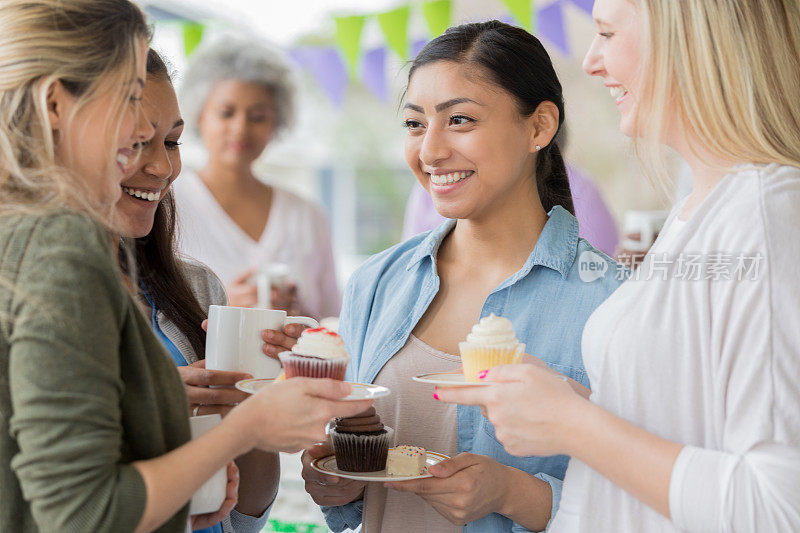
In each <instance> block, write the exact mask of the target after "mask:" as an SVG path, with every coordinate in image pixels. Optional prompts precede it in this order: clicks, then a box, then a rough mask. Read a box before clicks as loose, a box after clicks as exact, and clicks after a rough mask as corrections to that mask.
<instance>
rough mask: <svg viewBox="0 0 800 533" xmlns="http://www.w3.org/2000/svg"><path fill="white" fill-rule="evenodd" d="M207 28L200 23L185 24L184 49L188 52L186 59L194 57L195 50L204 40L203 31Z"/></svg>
mask: <svg viewBox="0 0 800 533" xmlns="http://www.w3.org/2000/svg"><path fill="white" fill-rule="evenodd" d="M204 29H205V26H204V25H202V24H200V23H199V22H184V23H183V49H184V51H185V52H186V57H189V56H190V55H192V52H194V49H195V48H197V45H199V44H200V41H202V40H203V30H204Z"/></svg>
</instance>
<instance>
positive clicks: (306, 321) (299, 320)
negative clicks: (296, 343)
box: [283, 316, 319, 328]
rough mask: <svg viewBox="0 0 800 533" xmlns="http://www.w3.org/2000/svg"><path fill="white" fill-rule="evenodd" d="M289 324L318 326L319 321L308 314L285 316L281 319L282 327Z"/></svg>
mask: <svg viewBox="0 0 800 533" xmlns="http://www.w3.org/2000/svg"><path fill="white" fill-rule="evenodd" d="M289 324H300V325H302V326H308V327H309V328H318V327H319V322H317V321H316V320H314V319H313V318H311V317H308V316H287V317H286V318H285V319H284V320H283V327H286V326H288V325H289Z"/></svg>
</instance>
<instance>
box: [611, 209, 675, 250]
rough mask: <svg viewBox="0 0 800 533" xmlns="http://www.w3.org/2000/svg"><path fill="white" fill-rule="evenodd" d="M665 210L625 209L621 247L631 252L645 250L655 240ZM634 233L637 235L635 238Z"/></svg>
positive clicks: (662, 224) (665, 219)
mask: <svg viewBox="0 0 800 533" xmlns="http://www.w3.org/2000/svg"><path fill="white" fill-rule="evenodd" d="M668 215H669V213H668V212H667V211H627V212H626V213H625V222H624V224H623V226H622V233H623V237H622V243H621V244H622V247H623V248H624V249H626V250H630V251H632V252H647V251H648V250H649V249H650V247H651V246H653V243H654V242H655V240H656V237H657V236H658V234H659V232H661V228H663V227H664V222H666V221H667V216H668ZM635 235H638V236H639V239H638V240H637V239H636V238H634V236H635Z"/></svg>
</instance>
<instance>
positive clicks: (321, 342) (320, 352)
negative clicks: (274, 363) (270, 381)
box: [278, 328, 350, 381]
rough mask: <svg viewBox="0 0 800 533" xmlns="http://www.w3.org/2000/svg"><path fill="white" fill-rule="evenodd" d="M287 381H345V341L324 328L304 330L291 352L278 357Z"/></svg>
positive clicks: (348, 357) (346, 355)
mask: <svg viewBox="0 0 800 533" xmlns="http://www.w3.org/2000/svg"><path fill="white" fill-rule="evenodd" d="M278 358H279V359H280V360H281V364H282V365H283V370H284V372H285V373H286V377H287V378H293V377H307V378H331V379H338V380H339V381H343V380H344V374H345V372H346V371H347V363H348V362H349V361H350V356H349V355H348V354H347V350H346V349H345V347H344V341H343V340H342V338H341V337H340V336H339V335H337V334H336V333H335V332H333V331H330V330H328V329H325V328H314V329H307V330H305V331H304V332H303V334H302V335H301V336H300V338H299V339H297V344H295V345H294V346H293V347H292V351H291V352H282V353H280V354H278Z"/></svg>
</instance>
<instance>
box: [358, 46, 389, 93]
mask: <svg viewBox="0 0 800 533" xmlns="http://www.w3.org/2000/svg"><path fill="white" fill-rule="evenodd" d="M361 82H362V83H363V84H364V87H366V88H367V89H369V90H370V92H372V94H374V95H375V96H376V97H378V100H381V101H384V102H386V101H388V100H389V86H388V84H387V83H386V48H385V47H383V46H381V47H380V48H375V49H374V50H369V51H367V52H366V53H365V54H364V61H363V65H362V68H361Z"/></svg>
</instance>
